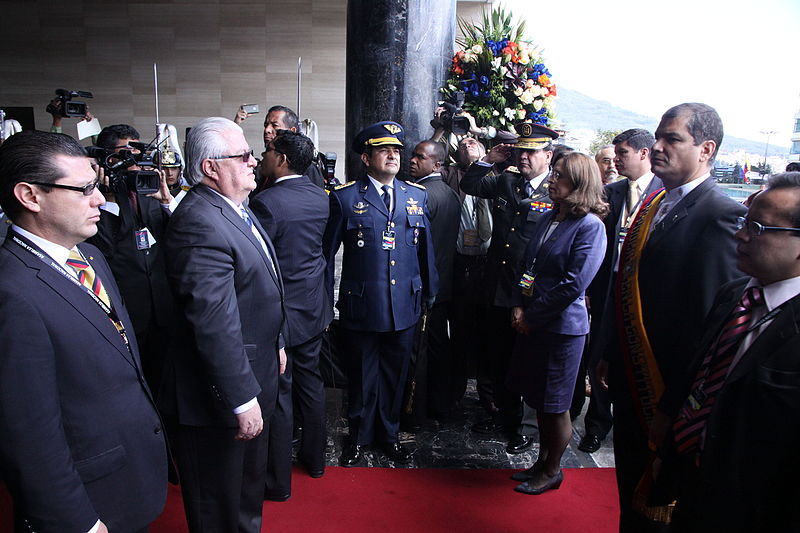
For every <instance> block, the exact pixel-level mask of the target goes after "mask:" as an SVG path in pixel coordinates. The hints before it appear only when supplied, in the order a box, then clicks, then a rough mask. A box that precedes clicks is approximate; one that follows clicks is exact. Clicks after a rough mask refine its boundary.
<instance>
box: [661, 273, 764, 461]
mask: <svg viewBox="0 0 800 533" xmlns="http://www.w3.org/2000/svg"><path fill="white" fill-rule="evenodd" d="M763 303H764V292H763V289H762V288H761V287H749V288H748V289H747V290H746V291H745V293H744V294H743V295H742V299H741V300H740V301H739V303H738V305H737V306H736V307H735V308H734V310H733V312H732V313H731V314H730V316H729V317H728V320H727V322H725V325H724V326H723V328H722V331H721V332H720V334H719V338H718V339H717V342H716V343H715V344H714V345H713V346H712V347H711V349H710V350H709V351H708V353H707V354H706V356H705V357H704V358H703V361H702V363H700V368H699V369H698V370H697V375H696V377H695V379H694V382H693V383H692V389H691V390H692V392H691V394H690V395H689V398H688V399H687V400H686V403H685V404H684V406H683V408H682V409H681V412H680V413H679V414H678V417H677V419H676V420H675V423H674V424H673V426H672V429H673V432H674V435H675V443H676V445H677V451H678V452H679V453H686V454H689V453H698V452H699V451H700V450H701V449H702V447H703V443H702V441H701V439H702V435H703V431H704V430H705V426H706V422H707V421H708V416H709V415H710V414H711V409H712V408H713V406H714V400H715V398H716V395H717V393H718V392H719V390H720V389H721V388H722V386H723V385H724V384H725V379H726V378H727V376H728V370H730V366H731V363H732V362H733V358H734V356H735V355H736V352H737V351H738V349H739V344H740V343H741V342H742V341H743V340H744V338H745V337H746V336H747V334H748V332H749V331H748V329H749V324H750V319H751V318H752V316H753V309H755V308H757V307H758V306H760V305H762V304H763Z"/></svg>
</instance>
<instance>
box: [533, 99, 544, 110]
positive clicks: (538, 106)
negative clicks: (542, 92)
mask: <svg viewBox="0 0 800 533" xmlns="http://www.w3.org/2000/svg"><path fill="white" fill-rule="evenodd" d="M543 105H544V100H543V99H541V98H537V99H536V100H534V101H533V108H534V109H535V110H536V111H541V110H542V106H543Z"/></svg>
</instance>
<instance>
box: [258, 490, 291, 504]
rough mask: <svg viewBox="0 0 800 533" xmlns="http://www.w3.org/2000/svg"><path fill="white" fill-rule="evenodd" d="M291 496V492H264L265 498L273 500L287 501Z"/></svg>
mask: <svg viewBox="0 0 800 533" xmlns="http://www.w3.org/2000/svg"><path fill="white" fill-rule="evenodd" d="M290 496H291V494H271V493H269V492H268V493H266V494H264V499H265V500H268V501H271V502H285V501H286V500H288V499H289V497H290Z"/></svg>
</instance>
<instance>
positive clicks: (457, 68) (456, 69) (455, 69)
mask: <svg viewBox="0 0 800 533" xmlns="http://www.w3.org/2000/svg"><path fill="white" fill-rule="evenodd" d="M453 72H454V73H456V74H458V75H459V76H460V75H461V74H464V69H463V68H461V67H460V66H458V65H453Z"/></svg>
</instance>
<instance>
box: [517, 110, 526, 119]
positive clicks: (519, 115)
mask: <svg viewBox="0 0 800 533" xmlns="http://www.w3.org/2000/svg"><path fill="white" fill-rule="evenodd" d="M525 113H526V111H525V110H524V109H519V110H517V116H518V117H519V119H520V120H525Z"/></svg>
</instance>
